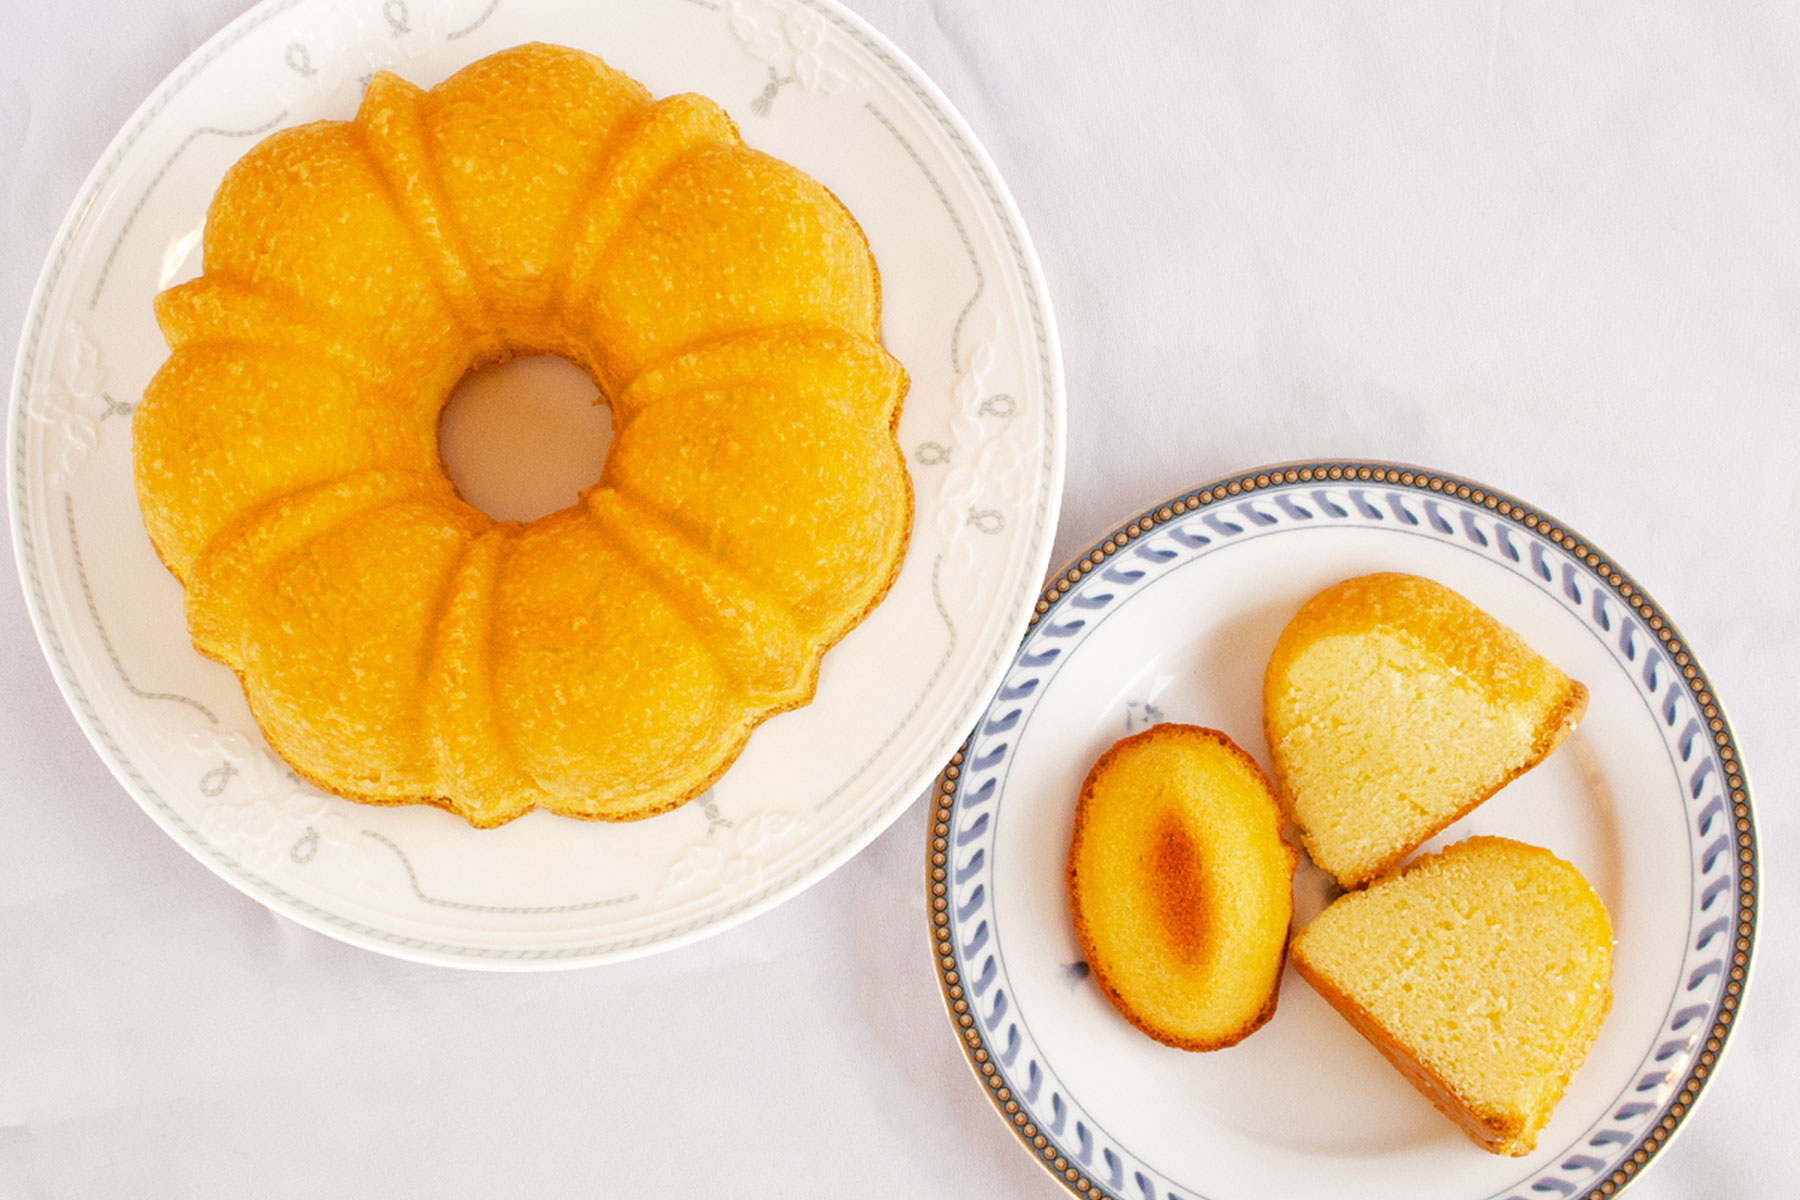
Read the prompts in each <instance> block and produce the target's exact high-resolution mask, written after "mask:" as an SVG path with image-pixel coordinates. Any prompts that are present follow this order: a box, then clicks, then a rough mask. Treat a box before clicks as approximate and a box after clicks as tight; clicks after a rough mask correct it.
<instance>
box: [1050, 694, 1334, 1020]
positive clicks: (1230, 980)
mask: <svg viewBox="0 0 1800 1200" xmlns="http://www.w3.org/2000/svg"><path fill="white" fill-rule="evenodd" d="M1298 858H1299V855H1298V853H1297V852H1296V851H1295V850H1294V849H1293V848H1292V847H1291V846H1288V845H1287V844H1286V843H1284V842H1283V841H1282V840H1281V813H1280V811H1279V809H1277V807H1276V805H1275V797H1274V794H1273V792H1271V790H1270V788H1269V782H1268V780H1267V779H1266V778H1264V776H1263V773H1262V771H1261V770H1260V769H1259V768H1258V767H1257V765H1256V763H1255V761H1254V760H1253V759H1251V758H1250V756H1249V755H1247V754H1245V753H1244V752H1243V751H1242V750H1240V749H1239V748H1238V747H1237V746H1236V745H1235V744H1234V743H1233V742H1232V741H1231V739H1230V738H1228V737H1226V736H1225V735H1224V734H1222V733H1220V732H1219V731H1218V730H1216V729H1202V728H1199V727H1197V726H1193V725H1157V726H1154V727H1152V728H1150V729H1147V730H1145V731H1144V732H1142V733H1140V734H1137V735H1135V736H1133V737H1128V738H1126V739H1125V740H1124V741H1122V742H1119V743H1118V744H1117V745H1115V746H1113V747H1112V749H1110V750H1108V751H1107V752H1106V753H1105V754H1104V755H1102V756H1101V757H1100V761H1099V762H1097V763H1095V764H1094V769H1093V770H1092V771H1091V772H1089V774H1088V777H1087V781H1086V782H1085V783H1084V784H1082V788H1081V797H1080V799H1079V801H1078V802H1077V804H1076V807H1075V832H1074V836H1073V837H1072V839H1071V840H1070V845H1069V866H1068V885H1069V902H1070V906H1071V908H1072V909H1073V912H1074V917H1075V932H1076V935H1077V936H1078V937H1079V938H1080V939H1081V949H1082V952H1083V953H1084V954H1085V955H1086V956H1087V962H1088V966H1089V967H1090V968H1091V969H1092V970H1093V975H1094V980H1095V982H1097V983H1098V984H1099V985H1100V989H1101V990H1102V991H1103V992H1105V993H1106V996H1107V998H1108V999H1109V1000H1111V1001H1112V1003H1113V1007H1115V1008H1117V1009H1118V1010H1119V1012H1120V1013H1121V1014H1123V1015H1124V1017H1125V1018H1126V1019H1127V1020H1129V1021H1130V1022H1131V1023H1132V1024H1133V1025H1136V1026H1137V1027H1138V1028H1139V1029H1141V1030H1143V1031H1144V1032H1145V1033H1147V1034H1149V1035H1150V1036H1151V1037H1153V1038H1155V1039H1156V1040H1157V1041H1159V1042H1165V1043H1167V1044H1168V1045H1171V1046H1176V1047H1179V1048H1181V1049H1183V1050H1217V1049H1220V1048H1222V1047H1225V1046H1230V1045H1233V1044H1234V1043H1236V1042H1238V1041H1240V1040H1242V1039H1243V1038H1245V1037H1248V1036H1249V1035H1250V1034H1251V1033H1253V1032H1255V1031H1256V1029H1257V1028H1259V1027H1260V1026H1261V1025H1262V1024H1263V1022H1265V1021H1267V1020H1268V1019H1269V1017H1270V1016H1272V1015H1273V1014H1274V1012H1275V989H1276V985H1277V984H1278V983H1279V982H1280V980H1281V968H1282V962H1283V959H1284V956H1285V953H1286V944H1287V934H1288V922H1289V921H1290V920H1291V919H1292V918H1293V913H1294V893H1293V881H1294V866H1295V863H1296V862H1297V861H1298Z"/></svg>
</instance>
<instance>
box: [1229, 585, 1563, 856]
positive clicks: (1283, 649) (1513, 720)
mask: <svg viewBox="0 0 1800 1200" xmlns="http://www.w3.org/2000/svg"><path fill="white" fill-rule="evenodd" d="M1586 709H1587V689H1586V688H1585V687H1583V686H1582V685H1581V684H1579V683H1577V682H1575V681H1574V680H1572V679H1570V678H1569V677H1568V676H1566V675H1564V674H1563V673H1562V672H1561V671H1559V670H1557V669H1556V667H1555V666H1553V665H1552V664H1551V663H1550V662H1549V661H1547V660H1546V659H1544V658H1543V657H1542V656H1541V655H1539V654H1538V653H1537V652H1535V651H1534V650H1532V649H1531V647H1529V646H1527V645H1526V644H1525V643H1524V641H1522V640H1521V639H1520V638H1519V636H1518V634H1516V633H1514V632H1513V631H1512V630H1510V629H1508V628H1506V627H1505V626H1504V625H1502V624H1500V623H1499V622H1498V621H1496V620H1494V619H1493V618H1492V617H1490V616H1488V615H1487V614H1486V613H1484V612H1482V611H1481V610H1480V609H1479V608H1477V607H1475V605H1474V604H1472V603H1470V602H1469V601H1468V600H1466V599H1464V598H1463V597H1462V596H1460V595H1458V594H1457V593H1456V592H1453V591H1451V590H1450V589H1449V588H1447V587H1445V586H1443V585H1442V584H1439V583H1434V582H1433V581H1431V580H1429V579H1421V578H1419V577H1417V576H1414V575H1396V574H1381V575H1365V576H1361V577H1358V578H1355V579H1348V580H1345V581H1344V582H1342V583H1339V584H1336V585H1334V586H1332V587H1329V588H1326V589H1325V590H1324V591H1322V592H1320V593H1319V594H1318V595H1316V596H1314V597H1313V598H1312V599H1311V600H1308V601H1307V602H1306V604H1305V605H1304V606H1303V607H1302V608H1301V609H1300V611H1299V613H1298V614H1297V615H1296V616H1295V617H1294V619H1293V620H1292V621H1291V622H1289V623H1288V626H1287V628H1286V629H1284V630H1282V633H1281V636H1280V638H1279V639H1278V640H1277V641H1276V643H1275V651H1274V654H1273V655H1272V656H1271V657H1270V659H1269V666H1268V670H1267V672H1266V674H1265V675H1264V677H1263V729H1264V732H1265V733H1266V734H1267V735H1268V741H1269V752H1270V756H1271V758H1272V759H1273V762H1274V768H1275V781H1276V785H1277V788H1278V791H1279V794H1280V796H1281V800H1282V803H1283V805H1284V806H1285V807H1286V809H1287V812H1288V815H1289V816H1290V817H1291V818H1292V819H1293V821H1294V824H1295V825H1296V826H1297V827H1298V829H1299V831H1300V835H1301V839H1302V841H1303V842H1304V843H1305V845H1306V849H1307V851H1308V852H1309V853H1310V854H1311V855H1312V859H1313V861H1314V862H1316V863H1318V865H1319V866H1321V867H1323V868H1324V869H1325V870H1327V871H1329V872H1330V873H1331V874H1332V875H1334V876H1335V877H1336V878H1337V880H1338V882H1339V883H1340V884H1342V885H1343V886H1345V887H1355V886H1357V885H1359V884H1361V883H1363V882H1365V881H1366V880H1369V879H1371V878H1373V877H1374V876H1376V875H1378V874H1380V873H1381V872H1383V871H1385V870H1387V869H1388V868H1390V867H1392V866H1394V865H1395V864H1397V863H1399V862H1400V860H1401V859H1403V858H1405V857H1406V856H1407V855H1408V854H1410V853H1412V852H1413V851H1414V850H1416V849H1417V848H1418V847H1419V846H1421V845H1423V844H1424V842H1425V841H1426V839H1428V838H1430V837H1431V836H1432V835H1433V834H1434V833H1436V832H1437V831H1438V830H1440V829H1442V828H1444V826H1446V825H1448V824H1450V823H1451V822H1452V821H1454V820H1456V819H1457V818H1459V817H1461V816H1462V815H1463V814H1465V813H1467V812H1468V811H1469V810H1470V809H1472V808H1474V807H1475V806H1476V805H1478V804H1480V803H1481V802H1482V801H1483V800H1486V799H1487V798H1488V797H1489V796H1491V795H1493V794H1494V793H1495V792H1496V791H1498V790H1499V789H1500V788H1501V787H1502V786H1504V785H1505V784H1506V783H1508V782H1509V781H1511V780H1512V779H1514V778H1516V777H1517V776H1519V775H1520V774H1522V773H1524V772H1525V771H1526V770H1529V769H1530V768H1531V767H1533V766H1535V765H1536V764H1537V763H1538V762H1540V761H1542V759H1543V758H1544V756H1545V755H1547V754H1549V753H1550V751H1551V750H1553V749H1555V748H1556V746H1557V745H1558V744H1560V743H1561V742H1562V740H1563V739H1564V738H1565V737H1567V736H1568V735H1569V733H1570V731H1571V730H1573V729H1574V728H1575V723H1576V722H1577V721H1578V720H1580V718H1581V715H1582V713H1583V712H1585V711H1586Z"/></svg>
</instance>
